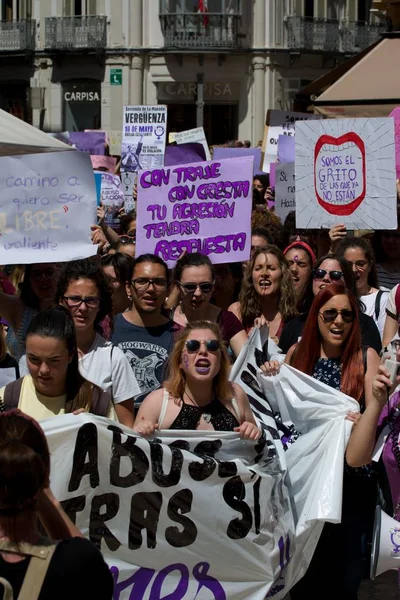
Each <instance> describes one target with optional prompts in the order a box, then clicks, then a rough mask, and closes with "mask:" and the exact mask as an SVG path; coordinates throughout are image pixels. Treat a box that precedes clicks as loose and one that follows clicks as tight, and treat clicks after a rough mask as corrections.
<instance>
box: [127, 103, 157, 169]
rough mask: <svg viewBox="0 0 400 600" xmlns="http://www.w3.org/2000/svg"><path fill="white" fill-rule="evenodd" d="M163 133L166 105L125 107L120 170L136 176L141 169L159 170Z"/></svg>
mask: <svg viewBox="0 0 400 600" xmlns="http://www.w3.org/2000/svg"><path fill="white" fill-rule="evenodd" d="M166 133H167V107H166V106H163V105H158V106H125V107H124V114H123V125H122V149H121V171H129V172H131V173H136V172H137V171H140V170H141V169H155V168H157V167H162V166H163V164H164V154H165V142H166Z"/></svg>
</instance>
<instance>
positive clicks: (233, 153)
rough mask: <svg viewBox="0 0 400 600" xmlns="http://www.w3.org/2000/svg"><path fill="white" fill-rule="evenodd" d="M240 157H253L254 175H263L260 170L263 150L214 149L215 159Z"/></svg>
mask: <svg viewBox="0 0 400 600" xmlns="http://www.w3.org/2000/svg"><path fill="white" fill-rule="evenodd" d="M239 156H253V158H254V164H253V174H254V175H257V173H262V170H261V169H260V163H261V148H214V154H213V158H214V159H215V160H219V159H220V158H238V157H239Z"/></svg>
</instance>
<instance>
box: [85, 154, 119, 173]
mask: <svg viewBox="0 0 400 600" xmlns="http://www.w3.org/2000/svg"><path fill="white" fill-rule="evenodd" d="M90 160H91V161H92V166H93V169H97V170H99V169H106V170H107V172H108V173H114V170H115V167H116V165H117V159H116V158H115V157H114V156H100V155H92V156H91V157H90Z"/></svg>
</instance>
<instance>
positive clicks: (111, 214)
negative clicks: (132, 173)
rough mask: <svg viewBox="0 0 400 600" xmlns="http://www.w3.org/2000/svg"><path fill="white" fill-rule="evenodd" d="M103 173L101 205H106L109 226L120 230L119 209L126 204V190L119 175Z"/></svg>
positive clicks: (106, 220) (106, 217) (105, 219)
mask: <svg viewBox="0 0 400 600" xmlns="http://www.w3.org/2000/svg"><path fill="white" fill-rule="evenodd" d="M100 173H101V192H100V193H101V205H102V206H103V207H104V214H105V216H104V221H105V223H106V225H107V226H108V227H111V228H112V229H114V230H115V231H117V233H118V231H119V226H120V218H119V211H120V210H121V208H122V206H123V204H124V192H123V189H122V186H121V180H120V178H119V177H118V175H113V174H112V173H104V172H103V171H101V172H100Z"/></svg>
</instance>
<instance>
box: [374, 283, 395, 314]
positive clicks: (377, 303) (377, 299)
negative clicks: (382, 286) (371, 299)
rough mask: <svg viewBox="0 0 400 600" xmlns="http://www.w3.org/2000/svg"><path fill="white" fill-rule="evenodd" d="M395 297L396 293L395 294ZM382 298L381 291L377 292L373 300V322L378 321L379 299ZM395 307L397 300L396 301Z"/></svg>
mask: <svg viewBox="0 0 400 600" xmlns="http://www.w3.org/2000/svg"><path fill="white" fill-rule="evenodd" d="M396 295H397V292H396ZM382 296H383V291H382V290H379V292H378V293H377V295H376V298H375V321H377V320H378V319H379V313H380V312H381V298H382ZM396 305H397V300H396Z"/></svg>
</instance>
